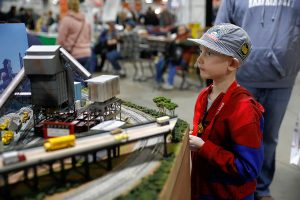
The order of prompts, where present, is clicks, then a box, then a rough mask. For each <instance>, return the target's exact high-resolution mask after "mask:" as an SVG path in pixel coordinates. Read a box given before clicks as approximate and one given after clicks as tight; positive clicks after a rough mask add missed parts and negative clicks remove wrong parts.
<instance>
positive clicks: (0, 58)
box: [0, 23, 28, 94]
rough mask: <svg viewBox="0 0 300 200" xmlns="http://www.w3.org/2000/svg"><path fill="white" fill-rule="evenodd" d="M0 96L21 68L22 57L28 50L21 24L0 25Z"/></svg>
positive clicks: (25, 34) (24, 29)
mask: <svg viewBox="0 0 300 200" xmlns="http://www.w3.org/2000/svg"><path fill="white" fill-rule="evenodd" d="M0 33H1V36H0V44H1V45H0V94H1V93H2V92H3V91H4V90H5V88H6V87H7V86H8V85H9V83H10V82H11V80H12V79H13V78H14V77H15V75H16V74H17V73H18V72H19V71H20V69H21V68H22V67H23V57H24V56H25V53H26V50H27V48H28V39H27V33H26V28H25V25H24V24H23V23H17V24H0Z"/></svg>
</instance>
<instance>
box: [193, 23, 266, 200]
mask: <svg viewBox="0 0 300 200" xmlns="http://www.w3.org/2000/svg"><path fill="white" fill-rule="evenodd" d="M191 40H192V41H193V42H195V43H197V44H199V45H200V55H199V57H198V59H197V67H198V68H199V69H200V75H201V77H202V78H204V79H208V78H209V79H212V80H213V84H212V85H210V86H208V87H206V88H205V89H204V90H202V91H201V92H200V94H199V96H198V98H197V101H196V104H195V109H194V118H193V129H192V131H190V135H189V147H190V150H191V159H192V172H191V194H192V199H232V200H242V199H243V200H252V199H254V191H255V187H256V178H257V176H258V174H259V172H260V169H261V166H262V163H263V155H264V154H263V142H262V137H263V133H262V126H263V116H262V112H263V111H264V109H263V107H262V106H261V105H260V104H259V103H258V102H256V101H255V100H254V97H252V95H251V94H250V93H249V92H248V91H247V90H246V89H245V88H243V87H242V86H240V85H239V84H238V83H237V81H236V73H237V70H238V69H239V67H240V66H241V64H242V63H243V62H245V60H246V59H247V57H248V55H249V53H250V51H251V41H250V39H249V37H248V35H247V33H246V32H245V31H244V30H243V29H242V28H240V27H238V26H235V25H233V24H220V25H216V26H213V27H212V28H210V29H209V30H208V31H207V32H206V33H204V35H203V36H202V37H201V38H200V39H191Z"/></svg>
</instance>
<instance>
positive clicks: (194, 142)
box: [189, 135, 204, 151]
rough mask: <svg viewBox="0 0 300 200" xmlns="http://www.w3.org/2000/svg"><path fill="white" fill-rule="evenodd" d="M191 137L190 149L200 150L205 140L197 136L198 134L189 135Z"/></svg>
mask: <svg viewBox="0 0 300 200" xmlns="http://www.w3.org/2000/svg"><path fill="white" fill-rule="evenodd" d="M189 137H190V140H189V142H190V150H191V151H198V150H199V149H200V148H201V147H202V146H203V144H204V141H203V140H202V139H201V138H199V137H197V136H194V135H189Z"/></svg>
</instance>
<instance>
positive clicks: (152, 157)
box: [61, 106, 163, 200]
mask: <svg viewBox="0 0 300 200" xmlns="http://www.w3.org/2000/svg"><path fill="white" fill-rule="evenodd" d="M122 108H123V109H122V116H123V117H124V116H125V118H126V117H130V119H131V121H133V122H134V123H137V124H138V123H145V122H149V121H151V120H154V118H153V117H151V116H149V115H146V114H145V113H142V112H137V111H136V110H134V109H131V108H129V107H126V106H122ZM162 143H163V137H162V136H160V137H155V138H150V139H144V140H140V141H138V142H136V144H135V145H134V147H133V149H132V152H133V153H132V154H130V155H129V157H128V158H127V159H126V160H125V161H123V162H122V163H121V164H120V165H119V166H118V167H117V168H116V169H114V170H113V171H112V172H110V173H109V174H107V175H106V176H104V177H101V178H98V179H96V180H94V181H92V182H90V183H88V184H86V185H84V186H82V187H81V188H80V189H78V190H76V191H74V192H69V193H67V194H66V195H64V196H63V197H62V198H61V199H69V200H73V199H74V200H75V199H87V200H88V199H91V200H93V199H113V198H116V197H117V196H120V195H121V194H122V193H124V192H126V191H128V189H130V188H133V187H134V186H135V185H136V183H137V182H138V180H141V179H142V178H143V177H144V176H146V175H147V174H148V173H149V172H150V171H153V170H154V169H155V168H156V167H157V166H158V165H159V161H158V160H159V159H160V158H161V157H162V151H163V144H162ZM147 147H148V148H147Z"/></svg>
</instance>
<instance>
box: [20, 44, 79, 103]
mask: <svg viewBox="0 0 300 200" xmlns="http://www.w3.org/2000/svg"><path fill="white" fill-rule="evenodd" d="M59 48H60V46H58V45H54V46H32V47H30V48H29V49H28V50H27V55H26V56H25V57H24V68H25V73H26V75H27V76H28V77H29V79H30V82H31V93H32V104H33V105H38V106H43V107H58V106H60V105H61V104H63V103H65V102H67V101H68V100H69V101H72V100H73V99H74V89H73V82H74V81H73V80H72V79H73V77H72V76H70V75H69V73H70V72H69V71H68V70H66V68H65V66H64V64H63V63H62V61H61V59H60V51H59ZM70 79H71V80H70ZM70 83H72V85H70ZM70 87H72V89H70ZM72 103H74V100H73V102H69V104H72Z"/></svg>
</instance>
